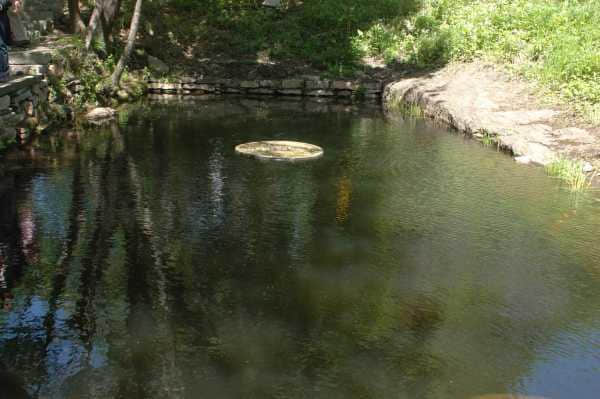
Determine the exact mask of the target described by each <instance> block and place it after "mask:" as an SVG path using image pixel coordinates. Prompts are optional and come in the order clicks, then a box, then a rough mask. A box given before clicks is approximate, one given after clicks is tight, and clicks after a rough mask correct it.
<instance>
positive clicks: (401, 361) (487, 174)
mask: <svg viewBox="0 0 600 399" xmlns="http://www.w3.org/2000/svg"><path fill="white" fill-rule="evenodd" d="M257 140H295V141H303V142H309V143H312V144H316V145H319V146H320V147H322V148H323V149H324V155H323V157H321V158H320V159H317V160H313V161H307V162H301V163H286V162H277V161H275V162H269V161H260V160H257V159H253V158H249V157H244V156H240V155H238V154H236V153H235V150H234V148H235V146H236V145H238V144H240V143H244V142H249V141H257ZM3 162H4V163H5V165H6V166H7V170H6V171H5V172H4V176H3V177H1V178H0V298H1V299H0V305H2V308H1V309H0V363H1V365H0V367H1V368H2V370H1V372H2V375H3V376H4V377H1V378H4V381H7V380H8V379H12V381H13V382H14V383H15V384H17V383H18V384H21V385H22V387H24V389H26V390H27V392H28V393H29V394H30V395H31V396H32V397H39V398H130V399H131V398H475V397H478V396H482V395H489V394H508V393H513V394H516V393H520V394H524V395H536V396H543V397H547V398H594V397H597V395H598V392H600V246H599V245H598V237H599V236H600V201H598V196H597V194H595V193H587V194H580V195H577V196H574V195H573V194H570V193H569V192H568V191H567V190H565V189H564V188H563V187H561V185H560V183H559V182H558V181H556V180H554V179H551V178H549V177H547V176H546V175H545V173H544V171H543V169H542V168H539V167H531V166H523V165H517V164H516V163H514V162H513V161H512V160H511V158H510V157H509V156H507V155H506V154H503V153H501V152H498V151H496V150H495V149H494V148H493V147H484V146H483V145H482V144H480V143H478V142H475V141H472V140H468V139H465V138H464V137H463V136H461V135H458V134H456V133H451V132H448V131H446V130H444V129H443V128H440V127H436V126H434V125H432V124H431V123H428V122H425V121H420V120H414V119H406V120H401V119H400V118H394V119H389V118H385V117H384V115H383V114H382V113H381V111H380V110H379V109H377V108H368V107H365V108H354V107H351V106H344V105H334V104H327V103H324V104H322V103H300V102H278V103H270V102H264V101H258V100H251V99H231V100H227V101H223V100H214V101H198V102H193V103H190V104H185V103H180V104H154V105H146V106H139V107H134V108H131V109H129V110H128V111H127V112H124V113H122V114H121V117H120V120H119V123H115V124H113V125H110V126H106V127H103V128H95V129H89V130H78V131H74V132H65V133H61V134H55V135H51V136H46V137H42V138H40V139H39V142H37V143H35V145H34V146H33V147H31V148H30V149H27V150H23V151H21V152H15V153H13V154H9V155H8V156H7V159H6V160H4V161H3ZM6 386H7V385H5V387H6ZM0 396H1V395H0Z"/></svg>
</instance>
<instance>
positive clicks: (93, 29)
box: [85, 1, 101, 51]
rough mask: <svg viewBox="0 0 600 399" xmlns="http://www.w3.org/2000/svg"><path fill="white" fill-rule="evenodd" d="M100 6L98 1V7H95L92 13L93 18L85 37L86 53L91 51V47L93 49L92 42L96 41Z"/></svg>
mask: <svg viewBox="0 0 600 399" xmlns="http://www.w3.org/2000/svg"><path fill="white" fill-rule="evenodd" d="M100 4H101V2H99V1H96V7H94V11H92V16H91V17H90V23H89V24H88V28H87V33H86V35H85V49H86V51H89V49H90V47H92V41H93V40H94V35H95V34H96V30H97V29H98V24H99V22H100V13H101V11H100V8H99V5H100Z"/></svg>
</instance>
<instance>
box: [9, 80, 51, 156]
mask: <svg viewBox="0 0 600 399" xmlns="http://www.w3.org/2000/svg"><path fill="white" fill-rule="evenodd" d="M54 114H55V111H54V109H53V106H52V104H50V102H49V89H48V83H47V82H46V81H45V80H43V79H42V77H41V76H23V77H20V78H17V79H14V80H11V81H10V82H8V83H2V84H0V149H1V148H4V147H6V146H7V145H10V144H12V143H14V142H17V143H22V142H25V141H27V140H28V139H29V138H30V137H31V135H32V134H35V133H36V132H39V131H42V130H44V129H45V128H46V127H48V125H49V122H50V121H51V120H54V116H55V115H54Z"/></svg>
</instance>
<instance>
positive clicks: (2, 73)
mask: <svg viewBox="0 0 600 399" xmlns="http://www.w3.org/2000/svg"><path fill="white" fill-rule="evenodd" d="M2 22H3V21H0V80H4V79H6V78H8V71H9V67H8V46H7V44H6V42H5V41H4V39H3V38H5V37H7V36H8V35H7V34H6V33H7V32H6V31H7V30H8V29H6V28H7V27H6V26H4V24H3V23H2Z"/></svg>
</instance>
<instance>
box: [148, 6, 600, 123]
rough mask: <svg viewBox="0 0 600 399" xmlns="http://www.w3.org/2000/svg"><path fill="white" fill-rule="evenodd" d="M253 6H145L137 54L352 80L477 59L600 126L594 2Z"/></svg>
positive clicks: (599, 37)
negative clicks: (265, 65) (259, 58)
mask: <svg viewBox="0 0 600 399" xmlns="http://www.w3.org/2000/svg"><path fill="white" fill-rule="evenodd" d="M261 3H262V1H261V0H206V1H203V2H198V1H197V0H164V1H161V2H151V3H148V4H147V5H146V8H145V10H144V13H145V14H144V15H145V23H144V26H143V28H142V31H141V36H142V37H143V40H142V42H143V46H145V47H146V48H147V49H148V50H149V52H150V53H154V55H157V56H161V57H162V58H165V59H166V60H167V61H169V60H174V62H173V65H174V66H178V65H183V64H185V63H187V62H193V60H197V59H201V58H205V57H208V58H214V57H225V58H229V59H232V58H233V59H252V57H254V58H256V55H257V53H258V52H266V53H268V55H269V57H270V58H271V59H272V60H276V61H293V62H298V63H308V64H310V65H311V66H313V67H316V68H319V69H322V70H323V71H324V72H327V73H329V74H330V75H334V76H341V75H345V76H349V75H353V74H355V73H357V72H360V70H361V68H364V66H362V65H361V60H363V59H364V57H366V56H369V57H376V58H381V59H383V60H385V61H386V62H387V63H388V64H390V65H392V64H399V65H402V66H407V67H410V68H424V69H431V68H436V67H440V66H443V65H445V64H446V63H448V62H453V61H472V60H480V59H483V60H486V61H492V62H494V63H496V64H499V65H502V66H506V67H508V69H510V70H512V71H514V72H515V73H517V74H520V75H522V76H524V77H526V78H527V79H529V80H531V81H534V82H538V83H539V87H540V89H542V92H543V93H547V94H550V95H551V98H552V100H553V101H555V100H560V101H563V102H564V103H567V104H569V105H571V106H573V107H574V108H575V109H576V110H578V111H579V112H580V113H581V114H582V115H585V116H586V117H587V118H588V120H590V121H591V122H593V123H595V124H597V125H600V22H599V21H600V1H599V0H369V1H365V0H345V1H344V2H343V4H342V3H340V2H339V0H304V1H303V2H296V3H298V4H300V5H297V6H294V7H290V8H289V9H287V10H281V11H279V10H272V9H266V8H264V7H261V6H260V4H261ZM285 3H287V2H285Z"/></svg>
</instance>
